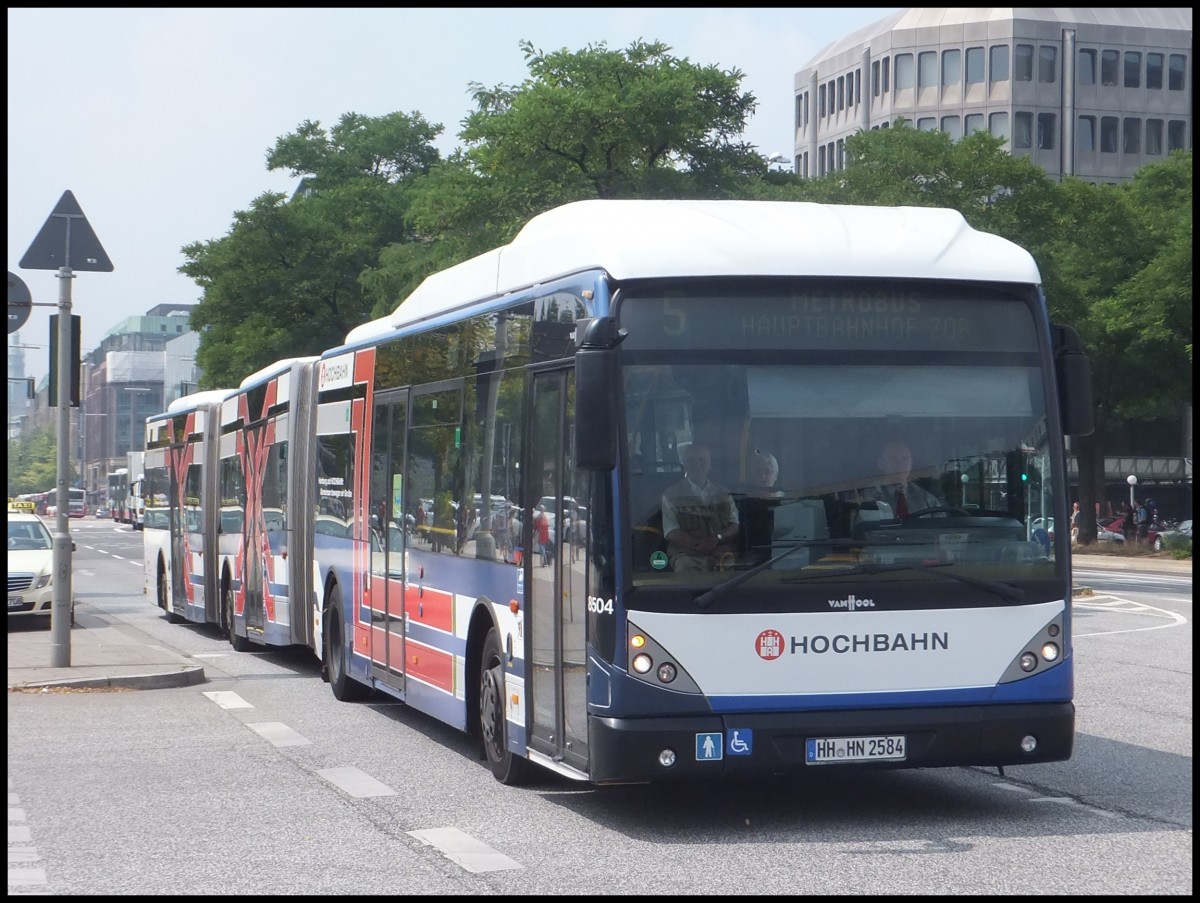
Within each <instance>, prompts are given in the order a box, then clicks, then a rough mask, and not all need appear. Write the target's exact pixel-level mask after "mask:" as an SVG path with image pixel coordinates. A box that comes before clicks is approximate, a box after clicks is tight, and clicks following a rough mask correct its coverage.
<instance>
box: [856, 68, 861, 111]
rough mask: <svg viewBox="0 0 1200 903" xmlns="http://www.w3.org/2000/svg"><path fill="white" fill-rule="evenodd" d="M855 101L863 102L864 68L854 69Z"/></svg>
mask: <svg viewBox="0 0 1200 903" xmlns="http://www.w3.org/2000/svg"><path fill="white" fill-rule="evenodd" d="M854 102H855V103H856V104H860V103H862V70H861V69H855V70H854Z"/></svg>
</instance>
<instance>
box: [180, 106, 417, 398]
mask: <svg viewBox="0 0 1200 903" xmlns="http://www.w3.org/2000/svg"><path fill="white" fill-rule="evenodd" d="M440 131H441V126H434V125H430V124H429V123H428V122H426V121H425V120H424V119H423V118H422V117H421V116H420V115H418V114H413V115H412V116H407V115H405V114H402V113H392V114H389V115H387V116H382V117H378V118H370V117H364V116H359V115H357V114H354V113H348V114H346V115H345V116H343V117H342V118H341V120H340V121H339V122H338V124H337V125H335V126H334V127H333V128H332V129H330V130H329V131H328V132H326V131H325V130H324V129H322V128H321V126H320V125H319V123H314V122H305V123H303V124H302V125H301V126H300V128H299V129H298V130H297V131H296V132H295V133H293V134H291V135H286V136H284V137H283V138H280V139H279V140H278V141H277V142H276V144H275V147H274V148H273V149H272V150H271V152H270V153H269V154H268V156H267V164H268V168H269V169H271V170H277V169H285V170H288V171H289V172H291V174H292V175H295V176H301V175H304V176H305V179H304V182H303V184H302V187H301V190H299V191H297V193H296V196H295V197H293V198H292V199H291V200H290V201H289V200H288V199H287V198H285V197H284V195H282V194H278V193H265V194H263V195H261V196H259V197H258V198H256V199H255V200H254V201H253V202H252V203H251V205H250V209H249V210H248V211H238V212H236V213H235V214H234V223H233V227H232V228H231V229H230V231H229V233H228V234H227V235H225V236H223V237H221V238H219V239H215V240H213V241H208V242H196V243H193V244H190V245H187V246H186V247H184V249H183V252H184V256H185V258H186V263H185V264H184V265H183V266H181V267H180V268H179V269H180V272H182V273H184V274H185V275H187V276H190V277H191V278H192V279H193V280H195V281H196V283H197V285H199V286H200V288H201V289H202V290H203V297H202V299H201V301H200V303H199V304H198V305H197V307H196V310H195V311H193V313H192V317H191V325H192V327H193V328H194V329H196V330H198V331H199V332H200V333H201V336H200V347H199V350H198V352H197V360H198V362H199V364H200V365H201V367H202V368H203V370H204V374H205V377H204V383H205V385H204V387H205V388H217V387H228V386H236V385H237V384H238V383H239V382H240V381H241V380H242V379H243V378H244V377H245V376H247V375H248V374H250V373H252V372H254V371H256V370H258V369H261V368H262V367H264V366H267V365H268V364H271V363H274V362H275V361H277V360H282V359H285V358H289V357H297V356H302V355H311V354H319V353H320V352H322V351H324V350H325V349H327V348H331V347H334V346H336V345H339V344H341V343H342V342H343V341H344V340H345V336H346V333H347V332H349V331H350V330H351V329H353V328H354V327H355V326H357V325H359V324H360V323H362V322H364V321H366V320H367V319H369V318H370V316H371V313H372V304H373V301H374V299H373V297H372V296H371V295H369V294H368V293H367V290H366V289H365V288H364V286H363V284H362V283H361V282H360V281H359V277H360V276H361V275H362V273H363V271H364V270H365V269H366V268H367V267H368V266H370V265H372V264H375V263H376V262H377V261H378V258H379V252H380V250H381V249H382V248H384V247H386V246H388V245H389V244H392V243H402V242H406V241H411V240H412V237H413V236H412V233H411V231H410V230H409V229H408V228H407V227H406V226H405V211H406V209H407V205H408V199H407V183H408V182H409V181H410V180H412V179H414V178H416V177H418V176H422V175H423V174H424V173H425V172H426V171H427V170H428V168H429V167H430V166H431V165H432V163H433V162H434V161H435V160H436V159H437V157H438V154H437V151H436V149H434V148H433V147H432V143H431V142H432V141H433V139H434V138H436V137H437V135H438V134H439V133H440Z"/></svg>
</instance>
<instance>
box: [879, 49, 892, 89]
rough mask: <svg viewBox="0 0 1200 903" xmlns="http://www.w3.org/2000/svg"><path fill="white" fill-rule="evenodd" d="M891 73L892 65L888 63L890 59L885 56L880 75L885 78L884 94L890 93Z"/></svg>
mask: <svg viewBox="0 0 1200 903" xmlns="http://www.w3.org/2000/svg"><path fill="white" fill-rule="evenodd" d="M891 71H892V67H891V64H890V63H889V61H888V57H886V56H885V57H884V58H883V62H882V63H881V64H880V66H879V74H880V76H882V78H883V93H884V94H887V92H888V74H889V73H890V72H891Z"/></svg>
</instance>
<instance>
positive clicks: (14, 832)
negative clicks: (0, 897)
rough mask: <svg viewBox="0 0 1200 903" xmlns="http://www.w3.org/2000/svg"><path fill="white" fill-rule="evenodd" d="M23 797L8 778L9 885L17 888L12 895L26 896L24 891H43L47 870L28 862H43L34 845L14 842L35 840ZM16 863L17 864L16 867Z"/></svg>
mask: <svg viewBox="0 0 1200 903" xmlns="http://www.w3.org/2000/svg"><path fill="white" fill-rule="evenodd" d="M20 804H21V799H20V797H18V796H17V794H15V793H13V792H12V778H9V780H8V843H9V847H8V887H9V889H10V890H13V889H15V890H16V891H17V893H16V894H10V896H25V894H24V893H23V891H26V890H32V891H34V892H42V891H44V890H45V885H46V870H45V869H43V868H33V867H30V866H29V865H28V864H29V863H31V862H41V860H42V857H41V855H39V853H38V851H37V850H36V849H35V848H34V847H32V846H13V844H28V843H30V842H31V841H32V840H33V837H32V835H31V832H30V830H29V826H28V825H26V824H24V821H25V810H24V809H22V808H21V806H20ZM14 863H15V864H16V865H15V867H14Z"/></svg>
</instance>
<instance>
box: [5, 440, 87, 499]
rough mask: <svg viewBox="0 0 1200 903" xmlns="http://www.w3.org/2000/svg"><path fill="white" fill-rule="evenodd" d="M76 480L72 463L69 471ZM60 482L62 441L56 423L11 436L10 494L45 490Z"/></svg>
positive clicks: (9, 446) (71, 479)
mask: <svg viewBox="0 0 1200 903" xmlns="http://www.w3.org/2000/svg"><path fill="white" fill-rule="evenodd" d="M68 481H69V483H70V484H72V485H73V484H74V482H75V470H74V467H73V466H72V468H71V472H70V473H69V474H68ZM57 484H58V442H57V440H56V434H55V431H54V428H53V427H49V426H47V427H43V428H42V429H40V430H36V431H33V432H24V433H22V434H21V435H20V436H19V437H18V438H16V439H9V440H8V495H9V498H12V497H13V496H16V495H24V494H26V493H29V492H45V491H46V490H48V489H53V488H54V487H55V486H56V485H57Z"/></svg>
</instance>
